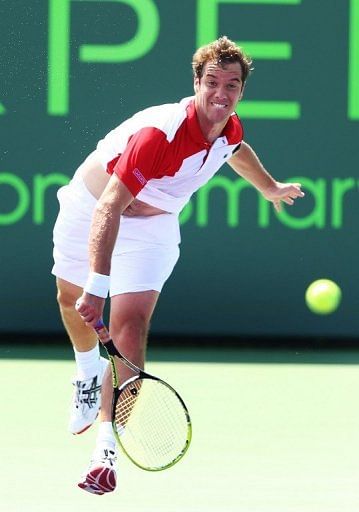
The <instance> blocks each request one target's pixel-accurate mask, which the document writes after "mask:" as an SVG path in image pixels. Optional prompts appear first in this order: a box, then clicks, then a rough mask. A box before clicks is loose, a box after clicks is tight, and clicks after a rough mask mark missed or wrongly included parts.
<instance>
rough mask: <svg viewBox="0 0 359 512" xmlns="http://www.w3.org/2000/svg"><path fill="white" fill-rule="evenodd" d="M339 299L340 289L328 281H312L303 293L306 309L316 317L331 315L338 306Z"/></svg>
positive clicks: (340, 295)
mask: <svg viewBox="0 0 359 512" xmlns="http://www.w3.org/2000/svg"><path fill="white" fill-rule="evenodd" d="M341 299H342V292H341V289H340V288H339V286H338V285H337V284H336V283H334V281H331V280H330V279H318V280H317V281H314V282H313V283H312V284H311V285H309V286H308V288H307V290H306V292H305V302H306V303H307V306H308V308H309V309H310V310H311V311H312V312H313V313H317V314H318V315H329V314H330V313H333V312H334V311H335V310H336V309H337V307H338V306H339V304H340V301H341Z"/></svg>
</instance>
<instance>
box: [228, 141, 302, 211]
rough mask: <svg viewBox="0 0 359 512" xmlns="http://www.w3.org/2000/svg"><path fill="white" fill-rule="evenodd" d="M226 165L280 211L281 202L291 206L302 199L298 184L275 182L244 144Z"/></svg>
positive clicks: (249, 147) (249, 148)
mask: <svg viewBox="0 0 359 512" xmlns="http://www.w3.org/2000/svg"><path fill="white" fill-rule="evenodd" d="M228 164H229V165H230V166H231V167H232V169H233V170H234V171H235V172H236V173H237V174H238V175H239V176H241V177H242V178H244V179H245V180H247V181H249V183H251V184H252V185H253V186H254V187H255V188H256V189H257V190H259V192H261V194H262V195H263V197H265V199H267V200H268V201H271V202H272V203H273V204H274V207H275V209H276V210H277V211H278V212H279V211H280V210H281V203H282V201H283V202H284V203H286V204H289V205H292V204H293V203H294V200H295V199H297V198H298V197H303V196H304V192H302V190H301V185H300V183H281V182H279V181H276V180H275V179H274V178H273V177H272V176H271V175H270V174H269V172H268V171H266V169H265V168H264V166H263V165H262V163H261V161H260V160H259V158H258V156H257V155H256V153H255V152H254V150H253V149H252V148H251V146H250V145H249V144H247V143H246V142H244V141H243V142H242V144H241V147H240V148H239V149H238V151H236V152H235V153H234V155H233V156H232V157H231V158H230V159H229V160H228Z"/></svg>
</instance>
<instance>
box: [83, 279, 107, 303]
mask: <svg viewBox="0 0 359 512" xmlns="http://www.w3.org/2000/svg"><path fill="white" fill-rule="evenodd" d="M109 288H110V276H105V275H104V274H98V273H97V272H90V273H89V275H88V278H87V281H86V284H85V286H84V291H85V292H87V293H91V295H96V297H102V298H103V299H106V297H107V295H108V291H109Z"/></svg>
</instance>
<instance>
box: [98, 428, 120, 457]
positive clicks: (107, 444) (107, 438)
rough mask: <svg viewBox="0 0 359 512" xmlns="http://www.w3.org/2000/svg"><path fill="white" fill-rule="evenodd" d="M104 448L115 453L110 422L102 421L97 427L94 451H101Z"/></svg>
mask: <svg viewBox="0 0 359 512" xmlns="http://www.w3.org/2000/svg"><path fill="white" fill-rule="evenodd" d="M104 448H106V449H107V450H113V451H115V448H116V440H115V436H114V433H113V430H112V423H111V421H102V422H101V423H100V425H99V429H98V433H97V438H96V449H99V450H102V449H104Z"/></svg>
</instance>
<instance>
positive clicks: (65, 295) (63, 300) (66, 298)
mask: <svg viewBox="0 0 359 512" xmlns="http://www.w3.org/2000/svg"><path fill="white" fill-rule="evenodd" d="M80 295H81V288H79V287H78V286H75V285H73V284H71V283H67V282H66V281H63V280H58V281H57V302H58V305H59V307H60V309H62V310H69V309H74V308H75V303H76V301H77V299H78V298H79V297H80Z"/></svg>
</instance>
